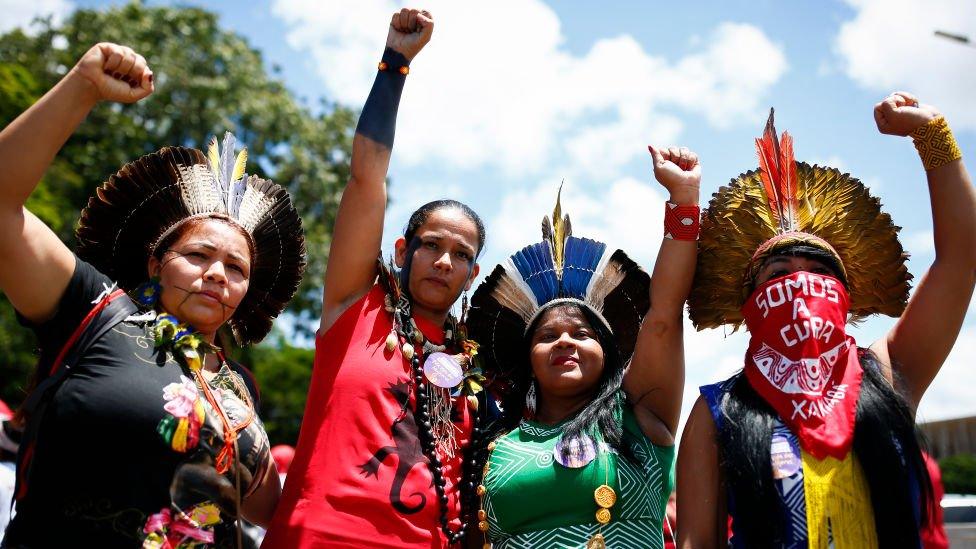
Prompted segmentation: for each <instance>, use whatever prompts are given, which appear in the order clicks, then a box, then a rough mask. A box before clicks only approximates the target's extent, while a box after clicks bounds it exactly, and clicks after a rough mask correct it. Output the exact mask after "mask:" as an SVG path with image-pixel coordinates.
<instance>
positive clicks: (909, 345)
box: [871, 92, 976, 406]
mask: <svg viewBox="0 0 976 549" xmlns="http://www.w3.org/2000/svg"><path fill="white" fill-rule="evenodd" d="M915 105H917V100H916V99H915V97H913V96H912V95H911V94H908V93H905V92H898V93H896V94H893V95H892V96H890V97H888V98H887V99H885V101H883V102H881V103H879V104H878V105H877V106H876V107H875V118H876V120H877V122H878V129H879V130H880V131H881V132H882V133H888V134H893V135H902V136H904V135H909V134H910V133H911V132H913V131H914V130H915V129H916V128H918V127H920V126H922V125H923V124H926V123H928V122H929V121H930V120H932V119H935V118H938V117H939V116H940V114H939V113H938V111H936V110H935V108H933V107H931V106H928V105H918V106H915ZM926 177H927V179H928V187H929V199H930V202H931V206H932V225H933V232H934V238H935V261H933V263H932V266H931V267H929V270H928V272H926V273H925V275H924V276H923V277H922V279H921V281H920V282H919V284H918V286H917V287H916V288H915V292H914V294H913V295H912V298H911V299H910V300H909V302H908V307H907V308H906V309H905V312H904V313H903V314H902V316H901V318H900V319H899V320H898V322H897V323H896V324H895V326H894V328H892V330H891V331H890V332H889V333H888V334H887V336H886V337H885V338H883V339H881V340H879V341H877V342H875V343H874V344H873V345H872V346H871V348H872V350H874V351H875V352H876V353H877V354H878V356H879V357H880V358H881V359H882V362H883V363H885V364H888V365H890V366H891V367H892V368H894V369H895V370H896V371H897V372H898V373H899V375H900V377H901V380H902V381H904V383H905V388H906V389H907V391H908V394H907V395H906V397H907V398H908V399H909V402H911V403H912V404H913V405H914V406H918V403H919V401H920V400H921V399H922V395H923V394H925V390H926V389H927V388H928V386H929V384H931V383H932V380H933V379H934V378H935V376H936V374H938V373H939V370H940V369H941V368H942V364H943V363H944V362H945V359H946V357H947V356H948V355H949V352H950V351H951V350H952V346H953V345H954V344H955V342H956V338H957V337H958V335H959V330H960V328H961V327H962V323H963V320H964V318H965V316H966V310H967V309H968V307H969V302H970V298H971V297H972V294H973V286H974V285H976V192H974V189H973V184H972V181H971V180H970V178H969V174H968V173H967V172H966V167H965V166H964V165H963V162H962V159H958V160H954V161H952V162H949V163H947V164H944V165H942V166H940V167H937V168H934V169H931V170H927V171H926Z"/></svg>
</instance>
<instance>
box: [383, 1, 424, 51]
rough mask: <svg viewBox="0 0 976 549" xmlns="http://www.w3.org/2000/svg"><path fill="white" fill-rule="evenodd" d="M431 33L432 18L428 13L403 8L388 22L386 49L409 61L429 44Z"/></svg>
mask: <svg viewBox="0 0 976 549" xmlns="http://www.w3.org/2000/svg"><path fill="white" fill-rule="evenodd" d="M433 33H434V17H433V16H432V15H431V14H430V12H429V11H426V10H416V9H411V8H403V9H402V10H400V11H398V12H396V13H394V14H393V19H392V20H390V33H389V34H388V35H387V36H386V47H388V48H391V49H393V50H396V51H398V52H400V53H402V54H403V56H404V57H406V58H407V61H411V60H413V58H414V56H416V55H417V53H418V52H420V50H422V49H424V46H425V45H427V42H430V35H431V34H433Z"/></svg>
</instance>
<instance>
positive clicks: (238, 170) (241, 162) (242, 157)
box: [228, 147, 247, 183]
mask: <svg viewBox="0 0 976 549" xmlns="http://www.w3.org/2000/svg"><path fill="white" fill-rule="evenodd" d="M246 165H247V147H245V148H243V149H241V152H239V153H237V162H235V163H234V175H233V177H231V181H237V180H238V179H240V178H242V177H244V167H245V166H246ZM228 183H230V181H228Z"/></svg>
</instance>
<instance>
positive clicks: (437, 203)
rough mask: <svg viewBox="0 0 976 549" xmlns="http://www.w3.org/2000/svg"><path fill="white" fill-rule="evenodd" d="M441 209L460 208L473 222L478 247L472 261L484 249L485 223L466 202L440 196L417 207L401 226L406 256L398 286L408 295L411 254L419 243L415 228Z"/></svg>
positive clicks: (411, 263)
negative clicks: (405, 243) (438, 198)
mask: <svg viewBox="0 0 976 549" xmlns="http://www.w3.org/2000/svg"><path fill="white" fill-rule="evenodd" d="M443 209H457V210H460V211H461V213H463V214H464V216H465V217H467V218H468V219H470V220H471V222H472V223H474V226H475V228H476V229H477V230H478V249H477V250H476V251H475V256H474V259H473V260H472V263H474V262H477V260H478V256H480V255H481V252H482V251H484V249H485V238H486V236H485V224H484V222H482V221H481V217H480V216H479V215H478V214H477V213H476V212H475V211H474V210H472V209H471V207H470V206H468V205H467V204H465V203H463V202H458V201H457V200H451V199H449V198H442V199H440V200H433V201H431V202H428V203H426V204H424V205H423V206H421V207H419V208H417V209H416V210H414V212H413V213H412V214H410V219H409V220H408V221H407V226H406V227H404V228H403V238H404V240H406V241H407V258H406V260H405V261H404V262H403V268H402V269H400V287H401V288H403V291H404V292H406V293H407V295H410V267H411V266H412V265H413V254H414V252H416V251H417V248H419V247H420V244H421V243H420V239H418V238H417V230H419V229H420V227H421V226H423V224H424V223H426V222H427V220H428V219H429V218H430V215H431V214H432V213H434V212H436V211H438V210H443ZM472 268H474V265H472Z"/></svg>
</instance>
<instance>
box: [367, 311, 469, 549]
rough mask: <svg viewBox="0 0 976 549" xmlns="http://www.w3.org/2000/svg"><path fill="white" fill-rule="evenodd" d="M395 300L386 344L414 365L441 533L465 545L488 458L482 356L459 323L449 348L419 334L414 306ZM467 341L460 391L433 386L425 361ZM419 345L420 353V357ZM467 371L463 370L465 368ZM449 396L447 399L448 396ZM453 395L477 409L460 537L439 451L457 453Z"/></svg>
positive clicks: (462, 489) (448, 338)
mask: <svg viewBox="0 0 976 549" xmlns="http://www.w3.org/2000/svg"><path fill="white" fill-rule="evenodd" d="M398 297H399V298H398V299H396V300H395V303H396V305H395V306H394V298H392V297H391V296H390V295H389V294H387V295H386V298H385V300H384V301H385V305H386V309H387V311H389V312H391V313H392V315H393V330H392V331H391V332H390V335H389V336H388V337H387V340H386V348H387V349H388V350H391V351H392V350H393V348H394V347H395V346H396V345H397V343H399V344H400V349H401V354H402V355H403V358H404V359H406V360H407V361H408V362H409V363H410V368H411V373H412V375H413V381H414V388H415V396H416V409H415V410H414V417H415V420H416V424H417V434H418V438H419V439H420V446H421V448H422V450H423V453H424V456H425V457H426V458H427V467H428V469H429V470H430V474H431V476H432V477H433V480H434V491H435V493H436V495H437V501H439V502H440V527H441V531H442V532H443V533H444V535H445V537H446V538H447V540H448V543H449V544H452V545H453V544H455V543H459V542H460V541H461V540H463V539H464V536H465V535H466V534H467V532H468V526H469V524H470V522H471V521H470V514H471V510H472V509H473V508H474V501H473V500H474V497H475V494H474V486H475V483H476V481H477V478H478V472H479V469H480V463H481V462H482V460H483V459H485V458H486V457H487V455H486V454H485V452H484V451H483V449H482V448H481V442H482V440H481V436H482V431H481V420H480V417H479V414H478V409H479V400H478V397H477V394H478V393H479V392H481V381H482V380H483V379H484V378H483V377H482V376H481V372H480V369H478V368H473V367H470V366H471V359H472V358H473V357H474V355H476V354H477V348H478V346H477V344H476V343H474V342H472V341H469V340H467V339H466V338H465V337H464V329H463V327H461V328H460V329H459V326H458V325H457V322H456V321H455V320H454V319H453V318H449V320H448V323H449V324H450V325H451V327H450V328H448V329H447V330H445V332H444V333H445V345H435V344H433V343H431V342H430V341H427V339H426V338H425V337H424V335H423V333H422V332H421V331H420V329H419V328H417V324H416V322H415V321H414V320H413V318H412V317H411V316H410V301H409V300H408V299H407V298H406V296H404V295H403V294H400V295H399V296H398ZM455 336H458V337H459V338H460V339H461V343H460V347H461V350H462V351H463V353H462V357H461V360H462V361H465V362H467V365H468V366H469V368H468V369H467V370H464V371H463V374H462V379H461V382H460V383H459V384H458V386H457V387H454V388H453V390H452V391H451V392H448V391H447V390H446V389H445V388H442V387H436V386H435V385H434V384H433V383H430V379H429V378H430V376H429V375H427V374H425V372H424V367H423V365H422V364H421V357H422V356H430V355H431V354H433V353H437V352H443V351H444V350H446V349H447V348H448V347H449V346H450V347H454V346H455V343H454V338H455ZM415 345H417V346H419V347H420V349H421V350H420V351H419V352H418V351H417V349H416V347H415ZM462 369H463V366H462ZM445 393H446V394H445ZM452 393H453V395H454V396H457V397H458V398H460V396H462V395H466V397H467V398H466V401H467V403H468V404H469V406H470V407H471V408H472V413H471V417H472V429H471V442H470V444H469V445H468V447H467V448H466V449H465V450H464V459H463V461H462V467H461V468H462V473H461V479H460V480H461V483H460V485H459V494H460V496H459V500H460V513H459V519H460V521H461V526H460V528H458V530H457V531H453V530H451V527H450V525H449V518H448V503H449V500H448V497H447V493H446V492H445V488H446V480H445V479H444V473H443V465H442V463H441V459H440V457H439V456H438V450H441V451H442V452H443V453H445V454H447V455H448V456H451V457H453V456H454V450H456V449H457V447H456V441H455V440H454V431H455V429H456V427H455V426H454V424H453V422H451V420H450V411H451V410H452V408H453V401H452V399H451V396H452Z"/></svg>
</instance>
